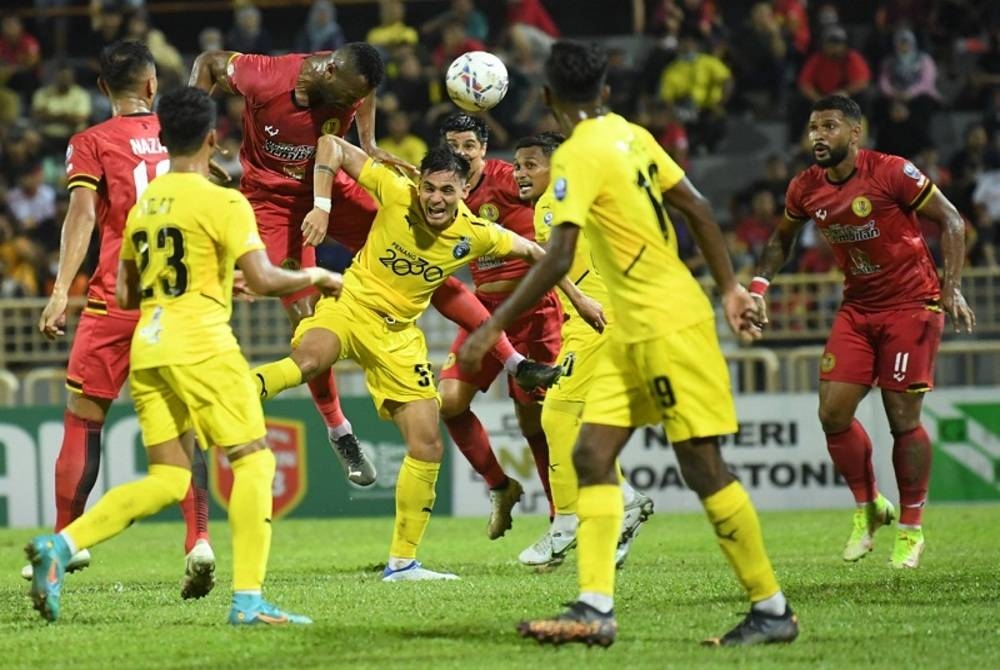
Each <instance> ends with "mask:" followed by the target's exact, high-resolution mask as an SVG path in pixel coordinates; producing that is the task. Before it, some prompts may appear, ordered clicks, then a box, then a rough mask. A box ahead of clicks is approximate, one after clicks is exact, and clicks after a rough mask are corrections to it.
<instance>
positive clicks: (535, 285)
mask: <svg viewBox="0 0 1000 670" xmlns="http://www.w3.org/2000/svg"><path fill="white" fill-rule="evenodd" d="M579 234H580V228H579V227H577V226H575V225H559V226H553V228H552V236H551V237H550V238H549V245H548V248H549V250H548V253H545V252H544V251H543V252H542V256H541V258H540V259H539V260H538V261H537V262H536V263H535V264H534V265H533V266H532V268H531V270H529V271H528V274H526V275H525V276H524V279H522V280H521V283H520V284H518V285H517V288H515V289H514V292H513V293H511V294H510V296H509V297H508V298H507V299H506V300H505V301H504V302H503V303H502V304H501V305H500V307H498V308H497V309H496V311H495V312H493V315H492V316H491V317H490V318H489V319H487V320H486V322H485V323H484V324H483V325H481V326H480V327H479V328H477V329H476V330H475V331H474V332H472V333H471V334H470V335H469V337H468V338H466V340H465V343H464V344H463V345H462V348H461V349H460V350H459V352H458V362H459V364H460V365H461V366H462V368H463V369H465V370H477V369H479V366H480V365H481V362H482V360H483V356H485V355H486V353H487V352H488V351H489V350H490V349H492V348H493V346H494V345H495V344H496V342H497V340H498V339H500V334H501V333H502V332H503V330H504V329H505V328H507V327H508V326H510V324H511V323H513V322H514V319H515V318H517V316H518V315H519V314H522V313H524V312H525V311H526V310H527V309H528V308H530V307H531V306H532V305H534V304H536V303H537V302H538V301H539V300H540V299H541V297H542V296H543V295H545V292H546V291H548V290H549V289H551V288H552V287H553V286H555V285H556V284H557V283H558V282H559V280H560V279H562V278H563V277H565V276H566V273H567V272H569V268H570V266H571V265H572V264H573V253H574V252H575V251H576V240H577V237H578V236H579ZM519 240H523V242H522V241H519ZM526 243H527V244H526ZM529 244H531V245H534V246H536V247H537V246H538V245H537V244H535V243H534V242H530V241H529V240H525V239H524V238H520V237H515V240H514V246H515V248H516V251H517V252H518V253H515V250H512V251H511V253H510V254H509V255H511V256H518V257H519V258H524V259H529V258H532V256H531V254H532V253H536V252H534V251H533V250H532V249H531V247H530V246H529Z"/></svg>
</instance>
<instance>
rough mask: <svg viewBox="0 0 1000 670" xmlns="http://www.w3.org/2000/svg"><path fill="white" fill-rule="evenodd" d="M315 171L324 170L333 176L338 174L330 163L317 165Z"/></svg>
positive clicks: (324, 172)
mask: <svg viewBox="0 0 1000 670" xmlns="http://www.w3.org/2000/svg"><path fill="white" fill-rule="evenodd" d="M313 172H322V173H323V174H328V175H330V176H331V177H334V176H336V175H337V173H336V172H334V171H333V168H331V167H330V166H329V165H317V166H316V167H315V168H313Z"/></svg>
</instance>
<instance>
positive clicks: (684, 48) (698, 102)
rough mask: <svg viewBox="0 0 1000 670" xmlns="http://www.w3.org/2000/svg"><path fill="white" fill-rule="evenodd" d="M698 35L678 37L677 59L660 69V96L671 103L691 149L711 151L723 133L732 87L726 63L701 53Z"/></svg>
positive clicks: (731, 79)
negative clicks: (726, 106)
mask: <svg viewBox="0 0 1000 670" xmlns="http://www.w3.org/2000/svg"><path fill="white" fill-rule="evenodd" d="M700 41H701V40H700V38H699V36H698V35H697V34H692V33H687V34H685V35H683V36H682V37H681V40H680V44H679V45H678V50H677V58H676V59H674V61H673V62H672V63H670V65H668V66H667V68H666V69H665V70H664V71H663V76H662V78H661V80H660V97H661V98H662V99H663V100H666V101H667V102H669V103H671V104H673V105H674V109H675V111H676V114H677V117H678V118H679V119H680V120H681V121H682V122H683V123H684V127H685V128H686V129H687V132H688V135H689V137H690V138H691V147H692V149H694V150H698V149H700V148H706V149H708V150H709V151H711V150H713V149H714V148H715V147H716V145H717V144H718V143H719V142H720V141H721V140H722V137H723V135H725V132H726V109H725V104H726V100H728V98H729V95H730V94H731V93H732V89H733V77H732V74H731V73H730V71H729V68H728V67H726V64H725V63H723V62H722V61H721V60H719V59H718V58H716V57H715V56H712V55H709V54H707V53H703V52H702V51H701V49H700Z"/></svg>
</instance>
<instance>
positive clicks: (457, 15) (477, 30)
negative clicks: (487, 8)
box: [420, 0, 490, 42]
mask: <svg viewBox="0 0 1000 670" xmlns="http://www.w3.org/2000/svg"><path fill="white" fill-rule="evenodd" d="M456 21H457V22H458V23H461V24H462V25H463V26H464V27H465V34H466V35H468V36H469V37H470V38H472V39H474V40H479V41H480V42H485V41H486V37H487V36H488V35H489V29H490V26H489V22H488V21H487V20H486V15H485V14H483V13H482V12H481V11H479V10H478V9H476V4H475V3H474V2H473V1H472V0H451V8H450V9H449V10H448V11H445V12H442V13H440V14H438V15H437V16H435V17H433V18H432V19H430V20H429V21H427V22H425V23H424V25H422V26H420V33H421V34H422V35H425V36H427V37H433V36H434V35H437V33H439V32H441V31H443V30H444V28H445V27H447V25H448V24H449V23H453V22H456Z"/></svg>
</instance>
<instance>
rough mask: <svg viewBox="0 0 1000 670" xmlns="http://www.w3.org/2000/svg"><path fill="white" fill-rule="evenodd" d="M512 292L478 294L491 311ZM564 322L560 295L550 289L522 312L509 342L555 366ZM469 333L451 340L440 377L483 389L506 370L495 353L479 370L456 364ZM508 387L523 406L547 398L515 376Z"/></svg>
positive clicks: (514, 325) (517, 348) (520, 351)
mask: <svg viewBox="0 0 1000 670" xmlns="http://www.w3.org/2000/svg"><path fill="white" fill-rule="evenodd" d="M509 295H510V294H509V293H490V294H488V295H483V294H481V293H476V297H477V298H479V302H481V303H483V306H484V307H486V309H487V310H489V312H490V313H491V314H492V313H493V312H494V311H495V310H496V308H497V307H499V306H500V303H502V302H503V301H504V300H506V299H507V296H509ZM562 323H563V310H562V304H561V303H560V302H559V298H558V297H556V294H555V293H554V292H553V291H549V292H548V293H546V294H545V295H544V296H542V299H541V300H540V301H539V302H538V304H537V305H535V307H533V308H532V309H531V310H529V311H527V312H525V313H524V314H521V315H520V316H519V317H517V319H515V320H514V323H512V324H511V326H510V328H508V329H507V330H506V331H505V332H506V333H507V337H509V338H510V343H511V344H512V345H514V349H516V350H517V351H518V352H519V353H521V354H523V355H525V356H527V357H528V358H532V359H534V360H536V361H538V362H539V363H546V364H548V365H553V364H554V363H555V362H556V358H557V357H558V356H559V347H560V345H561V344H562V340H561V332H562ZM468 336H469V333H468V332H467V331H466V330H464V329H461V330H459V331H458V336H457V337H455V341H454V342H452V343H451V353H449V354H448V362H447V363H445V366H444V369H442V370H441V375H440V378H441V379H457V380H459V381H463V382H465V383H467V384H472V385H473V386H476V387H478V388H479V389H480V390H481V391H484V392H485V391H486V390H487V389H489V387H490V384H492V383H493V380H495V379H496V378H497V376H498V375H500V373H502V372H503V363H501V362H500V361H498V360H497V359H496V356H493V355H487V356H484V357H483V365H482V367H481V368H480V369H479V372H475V373H468V372H463V371H462V369H461V367H460V366H458V365H456V364H455V357H456V356H457V354H458V350H459V348H461V346H462V343H463V342H465V338H466V337H468ZM507 388H508V390H509V393H510V397H511V398H513V399H514V401H515V402H518V403H520V404H522V405H527V404H530V403H532V402H537V401H541V400H542V399H544V398H545V391H544V390H538V391H532V392H528V391H525V390H524V389H522V388H521V387H520V386H518V385H517V382H515V381H514V379H513V377H508V379H507Z"/></svg>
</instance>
